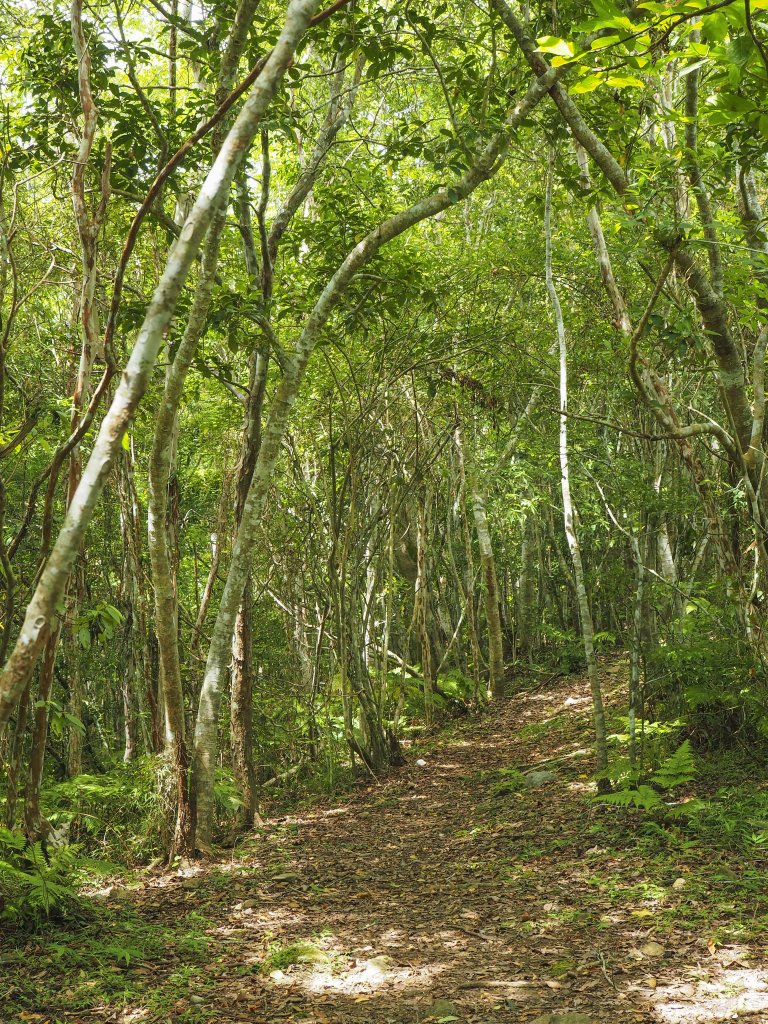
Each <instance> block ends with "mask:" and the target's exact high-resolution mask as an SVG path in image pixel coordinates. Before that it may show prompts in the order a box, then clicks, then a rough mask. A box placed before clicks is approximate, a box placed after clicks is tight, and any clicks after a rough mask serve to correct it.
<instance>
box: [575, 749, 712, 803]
mask: <svg viewBox="0 0 768 1024" xmlns="http://www.w3.org/2000/svg"><path fill="white" fill-rule="evenodd" d="M696 772H697V766H696V760H695V757H694V754H693V750H692V749H691V743H690V740H685V741H684V742H683V743H681V744H680V746H679V747H678V748H677V749H676V750H675V751H674V752H673V753H672V754H670V755H669V757H667V758H666V759H665V760H664V761H662V763H661V764H660V765H659V766H658V768H657V769H656V771H655V772H653V774H652V775H651V776H650V778H649V779H648V780H647V781H646V782H639V781H637V776H636V773H635V772H633V771H632V769H631V765H630V764H629V760H628V759H620V760H619V761H617V762H616V763H614V764H613V765H612V766H611V767H610V768H609V769H608V770H607V771H605V772H602V773H601V777H602V778H609V779H612V780H619V781H620V782H621V788H620V789H618V790H616V791H615V792H613V793H603V794H600V795H599V796H597V797H595V800H596V801H597V802H598V803H602V804H607V805H609V806H611V807H635V808H638V809H640V810H644V811H664V812H671V813H673V814H674V813H679V812H680V811H683V810H687V811H688V812H690V811H693V810H696V809H698V802H696V801H687V802H686V803H683V804H679V805H677V806H674V805H672V804H670V803H668V802H667V800H665V799H664V798H665V797H666V796H668V795H669V793H670V791H671V790H674V789H677V788H678V787H679V786H684V785H686V784H687V783H689V782H691V781H692V780H693V779H694V778H695V777H696Z"/></svg>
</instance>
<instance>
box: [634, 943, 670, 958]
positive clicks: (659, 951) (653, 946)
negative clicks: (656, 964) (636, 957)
mask: <svg viewBox="0 0 768 1024" xmlns="http://www.w3.org/2000/svg"><path fill="white" fill-rule="evenodd" d="M640 952H641V953H642V954H643V956H649V957H656V956H664V952H665V950H664V947H663V946H662V945H661V944H660V943H658V942H654V941H653V939H651V941H650V942H646V944H645V945H644V946H641V947H640Z"/></svg>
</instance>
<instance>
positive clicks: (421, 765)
mask: <svg viewBox="0 0 768 1024" xmlns="http://www.w3.org/2000/svg"><path fill="white" fill-rule="evenodd" d="M416 764H417V765H418V766H419V768H426V767H427V762H426V761H425V760H424V758H423V757H420V758H419V759H418V760H417V761H416Z"/></svg>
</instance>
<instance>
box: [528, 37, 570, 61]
mask: <svg viewBox="0 0 768 1024" xmlns="http://www.w3.org/2000/svg"><path fill="white" fill-rule="evenodd" d="M536 42H537V43H538V44H539V46H538V50H537V52H538V53H556V54H557V55H558V57H572V56H573V55H574V53H575V52H576V50H575V48H574V46H573V43H569V42H568V40H567V39H560V38H559V36H540V37H539V38H538V39H537V40H536Z"/></svg>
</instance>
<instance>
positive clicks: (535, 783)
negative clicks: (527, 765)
mask: <svg viewBox="0 0 768 1024" xmlns="http://www.w3.org/2000/svg"><path fill="white" fill-rule="evenodd" d="M556 778H557V775H556V774H555V773H554V772H550V771H538V772H528V774H527V775H525V776H524V781H525V786H526V789H538V788H539V786H546V784H547V783H548V782H554V780H555V779H556Z"/></svg>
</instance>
